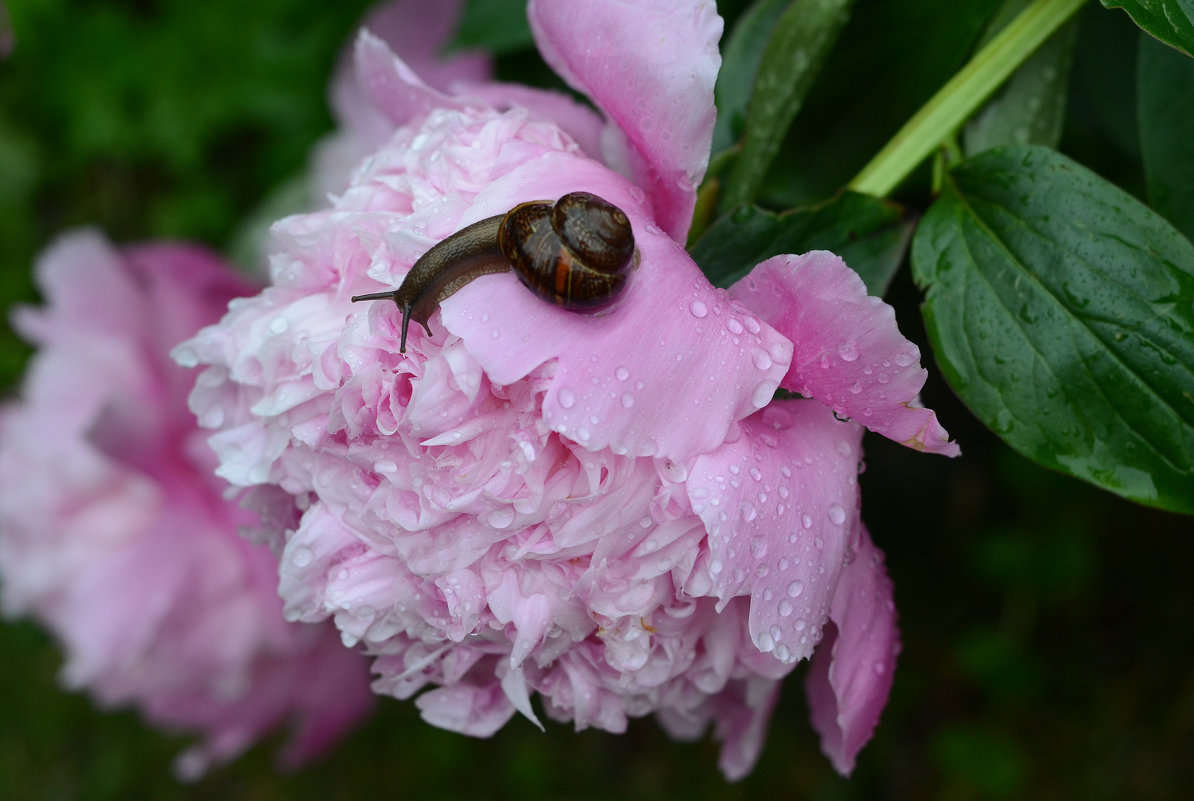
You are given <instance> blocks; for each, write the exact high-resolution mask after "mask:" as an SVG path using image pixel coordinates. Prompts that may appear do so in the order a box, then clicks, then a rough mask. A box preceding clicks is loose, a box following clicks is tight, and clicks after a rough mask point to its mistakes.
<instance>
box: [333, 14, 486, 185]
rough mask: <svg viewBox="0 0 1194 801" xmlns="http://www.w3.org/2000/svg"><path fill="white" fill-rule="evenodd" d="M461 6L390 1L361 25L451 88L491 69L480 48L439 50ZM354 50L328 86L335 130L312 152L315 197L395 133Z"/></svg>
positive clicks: (429, 80) (435, 83) (442, 87)
mask: <svg viewBox="0 0 1194 801" xmlns="http://www.w3.org/2000/svg"><path fill="white" fill-rule="evenodd" d="M462 5H463V3H462V2H461V0H441V1H440V2H436V3H426V2H423V0H394V1H393V2H387V3H382V4H381V5H379V6H377V7H375V8H374V9H372V10H371V11H370V12H369V13H368V14H367V15H366V16H365V19H364V20H363V21H362V24H361V28H363V29H365V30H368V31H369V32H370V33H371V34H372V35H374V36H375V37H377V38H378V39H380V40H381V41H382V42H385V43H386V44H387V45H388V46H389V48H390V49H392V50H393V52H394V53H398V54H401V56H402V59H403V60H404V61H405V63H406V64H408V65H409V66H410V69H411V72H412V73H417V74H418V75H419V77H420V78H421V79H422V80H423V81H425V82H426V84H427V85H428V86H429V87H431V88H433V89H435V90H438V91H440V92H450V91H451V90H452V89H453V88H454V87H456V86H457V85H460V84H465V83H468V84H477V83H480V82H482V81H488V80H489V77H490V75H491V73H492V64H491V63H490V59H489V57H488V56H487V55H485V54H484V53H481V52H472V51H462V52H456V53H453V54H452V55H451V56H450V57H446V58H445V57H441V55H440V49H441V48H442V47H443V45H444V44H445V43H446V42H447V41H448V39H449V37H450V36H451V35H452V32H453V31H454V30H455V28H456V24H457V21H458V20H459V18H460V12H461V7H462ZM355 49H356V48H354V47H347V48H345V49H344V52H342V53H341V55H340V59H339V62H338V63H337V65H336V70H335V73H334V74H333V76H332V81H331V84H330V86H329V88H328V94H329V100H330V103H331V106H332V113H333V115H334V116H335V118H336V121H337V123H338V127H339V130H338V131H337V132H336V133H335V134H334V135H333V136H331V137H329V138H328V139H326V140H325V141H323V142H320V143H319V144H318V145H317V147H316V150H315V152H314V154H313V161H314V166H313V170H312V173H313V182H314V185H315V189H316V190H317V191H316V192H315V193H313V197H315V198H322V197H324V196H325V195H327V194H329V193H336V194H339V193H340V192H342V191H343V190H344V187H345V186H346V185H347V183H348V179H349V177H350V175H351V172H352V169H353V168H354V167H355V166H356V165H357V164H358V163H359V162H360V161H361V160H362V159H364V158H365V157H366V156H368V155H369V154H370V153H372V152H373V151H374V150H376V149H377V148H378V147H380V146H381V145H382V144H383V143H384V142H385V141H386V140H387V139H389V138H390V135H391V134H393V133H394V122H393V121H392V119H391V118H390V117H388V116H387V115H386V114H384V113H383V112H382V111H380V110H379V109H378V107H377V106H376V105H375V104H374V103H373V101H372V100H371V98H370V95H369V92H368V91H367V90H366V88H365V84H364V82H363V81H362V80H361V79H360V76H359V75H358V74H357V62H356V60H355V58H354V52H355Z"/></svg>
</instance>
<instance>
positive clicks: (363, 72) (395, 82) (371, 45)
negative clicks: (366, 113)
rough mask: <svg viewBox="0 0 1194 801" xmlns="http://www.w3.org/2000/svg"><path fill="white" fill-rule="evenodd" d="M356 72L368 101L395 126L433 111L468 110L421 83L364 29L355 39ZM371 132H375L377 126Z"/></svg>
mask: <svg viewBox="0 0 1194 801" xmlns="http://www.w3.org/2000/svg"><path fill="white" fill-rule="evenodd" d="M356 70H357V75H358V76H359V80H360V83H361V85H362V86H364V87H365V90H366V92H367V93H368V98H369V101H370V102H371V103H372V104H373V106H374V107H375V108H376V109H377V110H378V111H380V112H381V113H382V114H383V115H385V117H386V118H388V119H389V121H390V122H391V123H393V124H394V125H395V126H399V125H405V124H406V123H408V122H411V121H412V120H414V119H415V118H416V117H421V116H425V115H427V114H429V113H431V112H432V111H434V110H435V109H462V108H467V107H468V104H467V103H465V102H462V101H459V100H456V99H455V98H453V97H451V96H449V95H446V94H444V93H443V92H440V91H438V90H437V89H433V88H431V87H430V86H428V85H427V84H426V83H424V82H423V81H422V79H420V78H419V76H418V75H416V74H415V73H414V71H413V70H412V69H411V68H410V67H409V66H407V64H406V62H405V61H403V60H402V59H401V58H399V57H398V56H396V55H394V53H393V51H391V50H390V48H389V47H387V46H386V43H385V42H384V41H382V40H381V39H379V38H378V37H376V36H374V35H373V34H372V33H370V32H369V31H367V30H362V31H361V34H360V36H358V37H357V44H356ZM370 130H376V126H372V127H371V128H370Z"/></svg>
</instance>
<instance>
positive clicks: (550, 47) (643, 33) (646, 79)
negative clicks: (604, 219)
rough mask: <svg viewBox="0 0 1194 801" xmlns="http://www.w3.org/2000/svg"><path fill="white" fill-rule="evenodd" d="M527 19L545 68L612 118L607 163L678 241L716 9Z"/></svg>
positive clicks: (704, 161)
mask: <svg viewBox="0 0 1194 801" xmlns="http://www.w3.org/2000/svg"><path fill="white" fill-rule="evenodd" d="M527 16H528V18H529V19H530V22H531V30H532V31H533V32H534V34H535V41H536V43H537V44H538V46H539V52H540V53H542V54H543V58H544V59H545V60H546V61H547V63H548V64H550V65H551V67H552V69H554V70H555V71H556V73H557V74H559V75H560V77H562V78H563V79H564V80H565V81H567V82H568V84H569V85H570V86H572V88H574V89H576V90H578V91H580V92H583V93H584V94H586V95H588V96H589V98H590V99H591V100H592V101H593V102H594V103H595V104H596V105H597V107H598V108H600V109H601V110H602V111H604V112H605V114H606V116H607V117H608V118H609V119H610V122H611V125H610V127H609V128H607V131H606V134H607V137H608V138H607V139H606V144H607V149H606V152H605V160H606V162H607V163H609V164H611V165H615V166H616V167H618V168H619V169H621V170H622V171H624V172H625V174H626V175H627V176H628V177H630V178H632V179H633V180H634V183H636V184H637V185H639V186H642V187H644V188H645V189H646V190H647V193H648V194H649V195H650V197H651V201H652V203H653V204H654V216H655V219H656V220H657V221H658V223H659V225H660V227H662V228H663V230H664V231H666V232H667V233H668V235H669V236H671V237H672V238H673V239H675V240H676V241H678V242H683V241H684V239H685V237H686V236H687V233H688V226H689V224H690V222H691V220H692V211H693V208H694V207H695V205H696V187H697V186H698V185H699V184H700V182H701V179H702V178H703V177H704V175H705V167H706V166H707V165H708V162H709V148H710V146H711V144H712V142H713V121H714V119H715V117H716V113H717V112H716V109H715V108H714V106H713V84H714V83H715V82H716V80H717V70H718V68H719V67H720V66H721V56H720V55H719V53H718V51H717V42H718V39H720V38H721V30H722V20H721V18H720V17H719V16H717V8H716V6H715V5H714V3H712V2H710V1H709V0H697V1H696V2H694V1H693V0H666V1H665V2H655V1H654V0H639V1H638V2H615V1H614V0H591V1H590V2H585V3H576V2H570V0H532V2H531V4H530V7H529V8H528V9H527ZM611 53H617V54H618V55H617V57H615V58H611V57H610V54H611Z"/></svg>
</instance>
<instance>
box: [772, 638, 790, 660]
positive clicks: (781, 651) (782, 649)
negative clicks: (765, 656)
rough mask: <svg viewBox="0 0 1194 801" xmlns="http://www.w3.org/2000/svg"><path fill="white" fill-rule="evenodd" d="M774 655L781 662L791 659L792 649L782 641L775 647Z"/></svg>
mask: <svg viewBox="0 0 1194 801" xmlns="http://www.w3.org/2000/svg"><path fill="white" fill-rule="evenodd" d="M775 656H776V658H777V659H779V661H781V662H791V661H792V651H791V650H790V649H789V648H788V646H786V645H784V644H783V643H782V642H781V643H780V644H779V645H777V646H776V647H775Z"/></svg>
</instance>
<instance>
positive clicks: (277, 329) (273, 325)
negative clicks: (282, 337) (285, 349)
mask: <svg viewBox="0 0 1194 801" xmlns="http://www.w3.org/2000/svg"><path fill="white" fill-rule="evenodd" d="M287 328H290V321H289V320H287V319H286V318H285V317H282V316H278V317H275V318H274V319H272V320H270V321H269V330H270V331H272V332H274V333H275V334H285V333H286V329H287Z"/></svg>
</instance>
